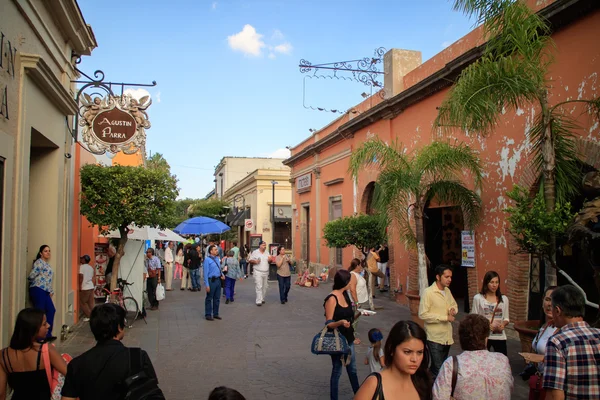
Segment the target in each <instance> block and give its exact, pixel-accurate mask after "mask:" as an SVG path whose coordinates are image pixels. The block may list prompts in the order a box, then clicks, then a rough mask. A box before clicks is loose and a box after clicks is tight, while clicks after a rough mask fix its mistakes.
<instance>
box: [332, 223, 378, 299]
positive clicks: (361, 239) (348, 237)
mask: <svg viewBox="0 0 600 400" xmlns="http://www.w3.org/2000/svg"><path fill="white" fill-rule="evenodd" d="M385 222H386V219H385V217H383V216H381V215H379V214H375V215H367V214H360V215H354V216H350V217H344V218H340V219H336V220H334V221H329V222H328V223H326V224H325V226H324V227H323V238H324V239H325V240H326V242H327V247H333V248H338V249H339V248H344V247H348V246H354V247H356V248H357V249H359V250H360V251H361V252H362V253H363V255H364V259H363V263H364V261H365V260H366V259H367V254H369V250H370V249H372V248H373V247H377V246H379V245H381V244H382V243H383V242H384V241H385V240H386V234H385V226H386V224H385ZM366 273H368V271H366ZM371 282H373V281H372V280H371ZM373 287H374V285H373V284H371V285H368V286H367V290H368V293H369V306H370V308H371V310H375V306H374V305H373V291H372V288H373Z"/></svg>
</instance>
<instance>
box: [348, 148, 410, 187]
mask: <svg viewBox="0 0 600 400" xmlns="http://www.w3.org/2000/svg"><path fill="white" fill-rule="evenodd" d="M401 149H402V145H401V144H400V143H399V142H397V141H394V142H392V144H391V145H389V146H388V145H387V144H386V143H385V142H384V141H383V140H381V139H379V138H373V139H371V140H368V141H366V142H364V143H363V144H362V146H360V147H359V148H358V149H356V150H354V151H353V152H352V156H350V163H349V164H350V165H349V168H348V170H349V171H348V172H349V173H350V175H352V177H354V178H356V177H357V176H358V174H359V173H360V171H361V170H362V169H364V168H365V167H368V166H370V165H376V164H377V165H378V166H379V168H380V169H382V170H384V169H386V168H387V167H388V166H389V165H395V164H398V163H400V164H406V156H405V155H404V154H403V153H402V150H401Z"/></svg>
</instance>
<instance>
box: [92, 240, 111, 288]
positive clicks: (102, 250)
mask: <svg viewBox="0 0 600 400" xmlns="http://www.w3.org/2000/svg"><path fill="white" fill-rule="evenodd" d="M107 266H108V243H96V244H95V245H94V271H95V274H94V285H96V288H95V289H94V297H96V298H101V297H104V293H103V292H102V289H103V288H104V285H106V276H105V274H106V267H107Z"/></svg>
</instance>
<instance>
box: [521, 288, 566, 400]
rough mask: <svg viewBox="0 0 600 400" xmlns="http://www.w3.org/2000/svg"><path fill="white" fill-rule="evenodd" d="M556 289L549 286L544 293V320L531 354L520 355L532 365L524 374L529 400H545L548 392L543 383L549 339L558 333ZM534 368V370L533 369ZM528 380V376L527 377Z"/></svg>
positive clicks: (532, 345) (534, 340)
mask: <svg viewBox="0 0 600 400" xmlns="http://www.w3.org/2000/svg"><path fill="white" fill-rule="evenodd" d="M554 289H556V286H548V287H547V288H546V290H545V291H544V298H543V300H542V311H543V312H542V319H541V320H540V322H541V326H540V330H539V331H538V333H537V335H535V338H533V343H532V344H531V351H532V352H531V353H519V355H521V356H522V357H523V359H525V362H526V363H527V364H528V365H531V366H532V367H530V369H529V371H530V372H529V373H527V372H526V371H527V369H526V371H524V372H523V373H522V375H521V376H523V374H527V375H528V376H529V378H528V379H529V398H530V399H535V400H544V399H545V398H546V391H545V389H543V388H542V382H543V381H544V357H545V355H546V344H548V339H550V338H551V337H552V335H554V333H556V331H557V330H558V328H557V327H556V326H554V322H553V320H552V292H553V291H554ZM532 368H533V369H532ZM525 378H527V376H525Z"/></svg>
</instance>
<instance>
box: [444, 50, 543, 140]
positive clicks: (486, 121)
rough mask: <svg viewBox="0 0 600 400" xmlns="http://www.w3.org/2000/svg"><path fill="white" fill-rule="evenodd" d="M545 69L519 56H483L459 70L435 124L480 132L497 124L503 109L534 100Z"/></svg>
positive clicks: (484, 132) (489, 129)
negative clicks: (496, 57)
mask: <svg viewBox="0 0 600 400" xmlns="http://www.w3.org/2000/svg"><path fill="white" fill-rule="evenodd" d="M543 82H544V71H540V70H539V68H537V67H535V66H534V65H531V64H529V63H527V62H524V61H523V60H522V59H518V58H513V57H502V58H499V59H495V58H493V57H491V56H489V55H488V56H483V57H482V58H481V59H479V60H478V61H476V62H475V63H473V64H471V65H470V66H468V67H467V68H466V69H464V70H463V71H462V73H461V74H460V77H459V79H458V81H457V82H456V84H455V85H454V86H453V87H452V88H451V89H450V92H449V93H448V97H447V98H446V99H445V100H444V102H443V103H442V105H441V106H440V109H439V113H438V116H437V117H436V119H435V122H434V127H440V128H442V131H448V130H449V129H452V128H456V127H460V128H461V129H463V130H468V131H472V132H476V133H479V134H482V135H484V136H485V135H487V134H489V133H490V132H491V131H492V130H493V129H494V128H495V127H496V125H497V123H498V121H499V119H500V116H501V114H502V112H503V110H504V109H505V108H512V109H517V108H519V107H522V106H525V104H528V103H530V102H532V101H534V100H536V99H537V97H538V95H539V92H540V87H541V85H542V86H543Z"/></svg>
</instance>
